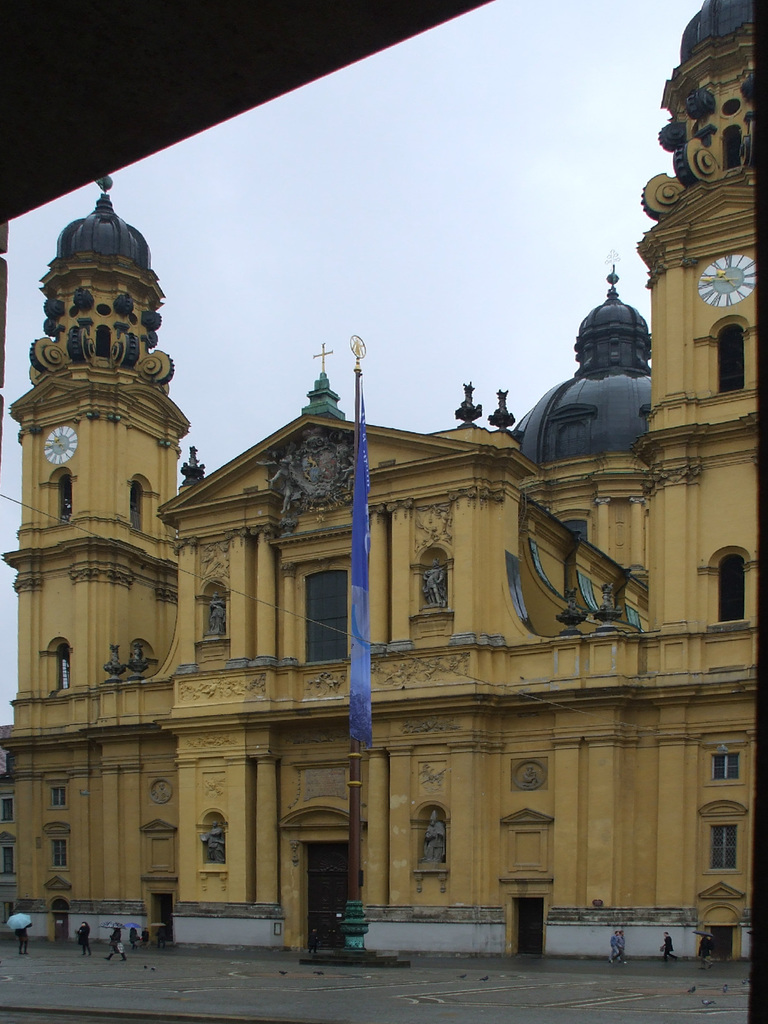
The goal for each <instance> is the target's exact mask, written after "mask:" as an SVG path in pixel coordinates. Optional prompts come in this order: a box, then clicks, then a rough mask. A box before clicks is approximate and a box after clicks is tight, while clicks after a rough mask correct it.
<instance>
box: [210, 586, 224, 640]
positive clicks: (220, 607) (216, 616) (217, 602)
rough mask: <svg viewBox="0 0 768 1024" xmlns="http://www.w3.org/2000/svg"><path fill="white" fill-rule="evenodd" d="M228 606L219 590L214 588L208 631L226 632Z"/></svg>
mask: <svg viewBox="0 0 768 1024" xmlns="http://www.w3.org/2000/svg"><path fill="white" fill-rule="evenodd" d="M226 631H227V606H226V604H225V602H224V598H223V597H222V596H221V595H220V594H219V592H218V590H214V592H213V597H212V598H211V603H210V604H209V605H208V632H209V633H226Z"/></svg>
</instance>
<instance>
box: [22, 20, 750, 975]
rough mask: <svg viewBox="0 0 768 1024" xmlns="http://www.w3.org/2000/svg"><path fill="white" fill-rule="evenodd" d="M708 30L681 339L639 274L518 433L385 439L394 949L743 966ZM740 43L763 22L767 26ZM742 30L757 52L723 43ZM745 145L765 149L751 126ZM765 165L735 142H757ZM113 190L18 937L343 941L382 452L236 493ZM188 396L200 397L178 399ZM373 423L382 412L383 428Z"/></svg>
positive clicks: (379, 550) (733, 272)
mask: <svg viewBox="0 0 768 1024" xmlns="http://www.w3.org/2000/svg"><path fill="white" fill-rule="evenodd" d="M743 7H744V5H743V4H738V3H737V2H736V0H734V2H733V3H731V4H730V6H729V5H728V4H725V5H721V8H722V11H721V14H720V17H721V20H720V21H719V22H717V23H714V22H713V21H712V18H711V17H710V12H709V5H707V4H705V6H704V8H703V9H702V12H701V13H700V14H699V15H697V16H696V17H695V18H694V20H693V21H692V22H691V25H690V26H689V28H688V29H687V30H686V35H685V36H684V38H683V46H682V53H681V66H680V67H679V68H678V69H676V71H675V72H674V74H673V77H672V79H671V81H670V82H669V83H668V85H667V89H666V92H665V99H664V102H665V105H666V106H667V108H668V109H669V111H670V113H671V115H672V117H671V121H670V123H669V125H667V126H666V127H665V129H664V130H663V131H662V135H661V141H662V145H663V146H664V148H666V149H668V150H669V151H670V152H671V153H672V154H673V165H674V168H675V177H668V176H666V175H660V176H658V177H657V178H654V179H653V180H652V181H651V182H649V184H648V186H647V187H646V190H645V193H644V203H645V207H646V210H647V212H648V213H649V215H650V216H651V217H652V218H653V219H654V220H655V221H656V223H655V224H654V226H653V227H651V229H650V230H649V231H648V233H647V235H646V236H645V238H644V239H643V241H642V243H641V246H640V251H641V254H642V256H643V258H644V259H645V261H646V263H647V264H648V267H649V284H650V287H651V290H652V324H653V373H652V374H651V372H650V363H649V360H650V354H651V338H650V333H649V331H648V327H647V325H646V324H645V321H644V320H643V318H642V317H641V316H640V315H639V314H638V313H637V311H636V310H635V309H634V308H633V307H631V306H629V305H627V304H626V303H624V302H623V301H622V300H621V298H620V297H619V293H618V290H617V287H616V286H617V284H618V277H617V276H616V274H615V273H612V274H611V275H609V278H608V283H609V290H608V294H607V296H606V299H605V301H604V302H603V303H602V304H601V305H599V306H597V307H595V309H593V310H592V311H591V313H589V314H588V316H587V317H586V318H585V319H584V320H583V322H582V323H581V326H580V328H579V332H578V337H577V343H576V356H577V363H578V369H577V370H576V373H575V374H574V377H573V378H572V379H571V380H569V381H566V382H564V383H563V384H561V385H558V386H556V387H555V388H553V389H552V390H551V391H550V392H548V394H547V395H545V396H544V397H543V398H542V400H541V401H540V402H539V403H537V405H536V406H535V407H534V409H533V410H531V412H530V413H529V414H528V415H527V416H526V417H525V418H524V419H523V420H522V421H521V423H520V424H514V422H513V419H512V417H511V416H510V415H509V414H508V412H507V409H506V401H505V399H506V395H505V394H504V393H503V392H500V393H499V396H498V398H499V405H498V409H497V410H496V411H495V413H493V414H492V416H490V417H488V420H490V423H489V425H488V426H487V427H485V426H481V425H480V422H479V413H478V408H479V407H478V406H476V405H475V404H474V402H473V394H472V388H471V386H465V397H464V401H463V402H462V403H461V405H460V406H459V409H457V410H456V417H457V420H458V421H459V423H460V425H459V426H456V427H455V428H454V429H450V430H446V431H441V432H439V433H435V434H429V435H425V434H417V433H412V432H408V431H403V430H399V429H397V428H395V427H389V426H376V425H369V426H368V430H367V440H368V448H369V460H370V470H371V491H370V497H369V510H370V531H371V553H370V580H371V588H370V619H371V641H372V717H373V744H372V746H371V747H370V748H367V749H364V751H363V758H362V783H363V785H362V818H363V822H362V867H363V887H362V900H363V904H364V907H365V915H366V919H367V922H368V926H369V930H368V933H367V935H366V939H365V944H366V947H367V948H369V949H372V950H421V951H435V952H438V951H451V952H466V953H493V954H500V955H501V954H515V953H518V952H529V953H548V954H551V955H591V954H594V955H598V954H601V955H602V954H606V953H607V937H608V936H609V935H610V933H611V932H612V931H613V930H614V929H615V928H619V927H621V928H623V929H624V931H625V934H626V935H627V941H628V943H631V948H632V950H633V952H634V953H635V955H649V956H650V955H653V954H657V953H658V946H659V942H660V934H661V932H662V931H663V930H669V931H671V932H672V934H673V936H674V939H675V949H676V951H679V952H680V953H681V954H682V955H692V954H693V953H694V952H695V947H696V936H695V934H694V932H695V931H696V930H701V929H702V928H706V929H707V930H709V931H712V932H713V933H714V934H715V937H716V939H715V941H716V951H717V952H718V953H719V955H722V956H724V957H728V956H733V957H742V956H747V955H748V953H749V924H750V918H749V907H750V874H751V863H750V850H751V808H752V757H753V750H754V739H755V724H754V687H755V663H756V583H755V575H756V549H757V536H756V507H755V506H756V465H755V452H756V433H755V416H756V395H755V383H756V379H755V378H756V344H757V333H756V332H757V320H756V305H755V294H754V274H755V271H754V259H755V237H754V235H755V225H754V211H753V202H754V200H753V186H754V168H753V166H752V149H751V126H752V114H751V111H752V96H751V88H752V85H751V83H752V80H753V79H752V59H751V43H752V26H751V24H750V23H749V21H748V19H745V17H743V10H742V9H743ZM739 12H741V14H739ZM729 16H730V17H731V20H730V21H728V17H729ZM733 129H736V131H734V130H733ZM736 133H738V136H737V134H736ZM101 184H102V189H103V191H102V194H101V196H100V198H99V200H98V203H97V205H96V209H95V210H94V211H93V213H92V214H90V215H89V216H88V217H86V218H83V220H80V221H75V222H74V223H73V224H71V225H69V226H68V227H67V228H65V229H64V231H63V232H62V235H61V236H60V238H59V242H58V249H57V256H56V258H55V259H54V261H53V262H52V264H51V267H50V271H49V273H48V274H47V275H46V277H45V278H44V280H43V290H44V293H45V297H46V299H45V328H44V330H45V332H46V336H45V337H44V338H42V339H40V340H38V341H36V342H35V343H34V345H33V347H32V351H31V363H32V370H31V379H32V385H33V386H32V388H31V390H30V391H29V392H28V393H27V394H26V395H25V396H23V397H22V398H20V399H19V400H18V401H17V402H16V403H15V404H14V406H13V409H12V414H13V416H14V417H15V418H16V420H17V421H18V423H19V427H20V432H19V436H20V441H21V444H22V448H23V501H24V512H23V519H22V524H21V529H20V533H19V549H18V550H17V551H14V552H11V553H8V554H7V555H6V556H5V557H6V560H7V561H8V562H9V563H10V564H11V565H12V566H13V567H14V568H15V569H16V571H17V580H16V589H17V591H18V595H19V612H20V615H19V622H20V625H19V634H20V635H19V692H18V696H17V699H16V701H15V703H14V714H15V718H14V728H13V734H12V738H11V740H10V741H8V746H9V747H10V749H11V750H12V751H13V754H14V756H15V766H16V767H15V771H16V814H17V841H16V872H17V879H18V892H19V894H20V896H21V899H20V901H19V908H20V909H23V910H26V911H27V912H28V913H30V915H31V916H32V917H33V920H34V925H33V927H34V929H35V934H43V935H48V937H49V938H51V939H54V938H60V939H64V938H67V937H69V936H70V935H72V934H73V932H74V927H76V924H74V923H72V922H73V921H74V919H75V918H76V919H77V922H78V923H79V921H80V920H83V919H85V920H88V921H89V923H90V924H91V927H92V929H94V930H97V929H98V928H99V926H100V925H102V924H103V923H104V922H106V921H108V920H116V919H120V920H124V921H128V920H130V921H136V922H138V923H140V924H142V925H147V926H148V927H156V926H157V925H158V923H159V922H163V924H164V925H165V926H166V929H167V930H168V931H169V932H170V933H171V935H172V937H173V939H174V940H175V941H177V942H202V943H205V942H207V943H212V944H243V945H256V946H267V947H278V948H283V947H289V948H297V947H301V946H306V943H307V937H308V934H309V930H310V929H311V928H314V927H317V928H318V930H319V932H320V935H321V941H322V942H323V944H324V945H326V946H334V945H337V944H339V943H342V942H343V938H342V935H341V931H340V928H339V925H340V918H341V916H342V915H343V911H344V905H345V902H346V893H347V888H346V886H347V864H348V848H347V838H348V826H349V815H348V798H347V792H348V790H347V771H348V750H349V734H348V704H349V658H348V654H349V650H348V635H349V617H350V615H349V571H350V542H351V497H352V492H351V481H352V475H353V473H352V469H353V462H352V452H353V424H352V423H350V422H349V421H347V420H346V419H345V417H344V414H343V412H341V410H340V409H339V407H338V396H337V395H336V394H335V393H334V392H333V391H332V390H331V386H330V381H329V379H328V377H327V376H326V374H325V372H324V371H323V372H321V374H320V377H319V379H318V380H317V381H316V382H315V387H314V388H313V389H312V390H311V391H310V393H309V396H308V397H309V403H308V404H307V405H306V406H305V407H304V408H303V410H302V412H301V415H299V416H298V417H297V418H296V419H295V420H293V421H292V422H291V423H289V424H287V425H283V426H279V427H277V428H276V430H275V431H274V432H273V433H272V434H271V435H270V436H269V437H267V438H265V439H264V440H263V441H261V442H260V443H258V444H257V445H255V446H254V447H253V448H251V449H250V450H249V451H246V452H244V453H243V454H242V455H240V456H238V457H237V458H236V459H234V460H233V461H231V462H230V463H228V464H227V465H225V466H224V467H222V468H220V469H218V470H216V471H215V472H213V473H210V474H208V475H207V476H206V475H205V471H204V467H203V466H201V465H200V464H199V462H198V460H197V453H196V451H195V450H194V449H192V450H190V454H189V458H188V460H187V461H186V462H185V464H184V466H183V468H182V475H183V477H184V483H183V484H182V486H181V487H178V486H177V460H178V458H179V456H180V455H181V451H182V449H181V441H182V439H183V437H184V436H185V434H186V432H187V430H188V427H189V424H188V421H187V419H186V418H185V416H184V415H183V413H182V412H181V411H180V410H179V409H178V408H177V407H176V406H175V404H174V403H173V401H172V400H171V398H170V397H169V391H170V382H171V379H172V376H173V372H174V367H173V363H172V360H171V359H170V358H169V357H168V356H167V355H165V354H164V353H163V352H161V351H159V350H158V349H157V347H156V346H157V343H158V331H159V330H160V327H161V317H160V315H159V313H158V312H157V311H158V308H159V306H160V304H161V302H162V300H163V298H164V297H163V295H162V292H161V291H160V288H159V284H158V281H157V278H156V276H155V274H154V271H152V269H151V266H150V258H149V250H148V248H147V245H146V242H145V241H144V239H143V237H142V236H141V234H140V233H139V232H138V231H137V230H136V229H135V228H132V227H131V226H130V225H127V224H126V223H125V222H124V221H122V220H121V218H120V217H119V216H118V215H117V214H116V213H115V211H114V209H113V207H112V203H111V200H110V197H109V195H108V188H109V184H110V183H109V182H108V181H104V182H102V183H101ZM180 372H183V369H181V370H180ZM374 418H375V417H374Z"/></svg>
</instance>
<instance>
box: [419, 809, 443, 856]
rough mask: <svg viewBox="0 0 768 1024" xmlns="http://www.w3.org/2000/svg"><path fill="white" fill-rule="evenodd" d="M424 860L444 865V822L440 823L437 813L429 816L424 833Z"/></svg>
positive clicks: (433, 812)
mask: <svg viewBox="0 0 768 1024" xmlns="http://www.w3.org/2000/svg"><path fill="white" fill-rule="evenodd" d="M423 859H424V860H426V861H429V862H430V863H432V864H444V863H445V822H444V821H440V819H439V818H438V816H437V811H432V813H431V814H430V816H429V825H427V830H426V832H425V833H424V858H423Z"/></svg>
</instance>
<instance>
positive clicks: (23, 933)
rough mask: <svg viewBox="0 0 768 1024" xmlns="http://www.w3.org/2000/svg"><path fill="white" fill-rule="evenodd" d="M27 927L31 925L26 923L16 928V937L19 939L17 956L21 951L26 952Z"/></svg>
mask: <svg viewBox="0 0 768 1024" xmlns="http://www.w3.org/2000/svg"><path fill="white" fill-rule="evenodd" d="M29 927H31V926H30V925H27V926H26V928H17V929H16V938H17V939H18V940H19V956H21V954H22V953H26V952H27V940H28V938H29V936H28V935H27V928H29Z"/></svg>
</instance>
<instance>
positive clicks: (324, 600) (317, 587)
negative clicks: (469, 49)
mask: <svg viewBox="0 0 768 1024" xmlns="http://www.w3.org/2000/svg"><path fill="white" fill-rule="evenodd" d="M346 656H347V574H346V572H344V570H332V571H330V572H318V573H315V574H314V575H312V576H308V577H307V661H341V660H342V659H343V658H346Z"/></svg>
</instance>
